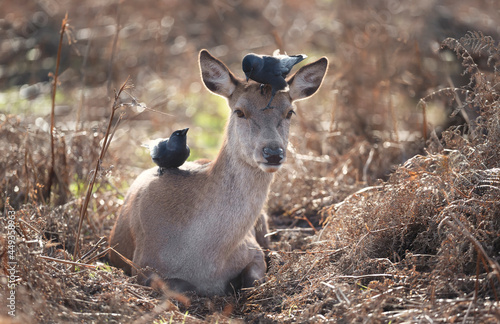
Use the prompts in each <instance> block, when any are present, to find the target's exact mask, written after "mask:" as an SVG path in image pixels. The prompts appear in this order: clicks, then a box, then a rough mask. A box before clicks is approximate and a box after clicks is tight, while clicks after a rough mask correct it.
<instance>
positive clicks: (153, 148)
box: [145, 128, 191, 175]
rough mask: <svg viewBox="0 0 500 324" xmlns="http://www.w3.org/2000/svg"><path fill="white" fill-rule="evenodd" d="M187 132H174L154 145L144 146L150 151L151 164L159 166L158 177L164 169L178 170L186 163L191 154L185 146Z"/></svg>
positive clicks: (185, 130)
mask: <svg viewBox="0 0 500 324" xmlns="http://www.w3.org/2000/svg"><path fill="white" fill-rule="evenodd" d="M188 130H189V128H185V129H182V130H176V131H175V132H173V133H172V135H170V137H169V138H166V139H161V140H158V141H157V143H156V145H145V146H146V147H148V148H149V149H150V153H151V158H152V159H153V162H154V163H156V164H157V165H158V166H159V169H158V174H159V175H162V174H163V172H164V171H165V170H164V169H168V168H178V167H180V166H181V165H182V164H184V162H186V160H187V158H188V157H189V153H190V152H191V150H190V149H189V146H187V144H186V134H187V132H188Z"/></svg>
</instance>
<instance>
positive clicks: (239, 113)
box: [234, 109, 245, 118]
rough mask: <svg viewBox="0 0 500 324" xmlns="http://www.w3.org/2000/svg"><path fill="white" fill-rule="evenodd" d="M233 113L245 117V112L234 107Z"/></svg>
mask: <svg viewBox="0 0 500 324" xmlns="http://www.w3.org/2000/svg"><path fill="white" fill-rule="evenodd" d="M234 113H235V114H236V116H238V118H245V113H244V112H243V111H241V110H239V109H236V110H235V111H234Z"/></svg>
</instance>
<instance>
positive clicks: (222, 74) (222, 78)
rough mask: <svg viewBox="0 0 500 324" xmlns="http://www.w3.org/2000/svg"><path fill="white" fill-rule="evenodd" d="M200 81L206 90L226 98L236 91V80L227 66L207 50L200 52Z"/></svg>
mask: <svg viewBox="0 0 500 324" xmlns="http://www.w3.org/2000/svg"><path fill="white" fill-rule="evenodd" d="M199 62H200V71H201V79H202V80H203V83H204V84H205V86H206V87H207V89H208V90H210V91H212V92H213V93H215V94H218V95H220V96H223V97H226V98H228V97H229V96H230V95H231V94H232V93H233V92H234V90H235V89H236V85H237V84H238V80H237V79H236V78H235V76H234V75H233V73H231V71H229V69H228V68H227V66H226V65H225V64H224V63H222V62H221V61H219V60H218V59H216V58H215V57H213V56H212V55H211V54H210V53H209V52H208V51H207V50H201V51H200V58H199Z"/></svg>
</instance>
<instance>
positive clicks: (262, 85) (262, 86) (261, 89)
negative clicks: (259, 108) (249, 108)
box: [260, 84, 265, 96]
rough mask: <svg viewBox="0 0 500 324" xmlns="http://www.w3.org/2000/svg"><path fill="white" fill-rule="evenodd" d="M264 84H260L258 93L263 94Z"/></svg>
mask: <svg viewBox="0 0 500 324" xmlns="http://www.w3.org/2000/svg"><path fill="white" fill-rule="evenodd" d="M264 86H265V85H264V84H261V85H260V94H261V95H262V96H263V95H264Z"/></svg>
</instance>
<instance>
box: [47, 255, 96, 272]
mask: <svg viewBox="0 0 500 324" xmlns="http://www.w3.org/2000/svg"><path fill="white" fill-rule="evenodd" d="M40 258H42V259H45V260H49V261H54V262H59V263H64V264H71V265H73V266H74V267H77V266H81V267H87V268H92V269H96V268H97V266H95V265H91V264H86V263H80V262H74V261H69V260H61V259H56V258H51V257H48V256H45V255H40Z"/></svg>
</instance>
